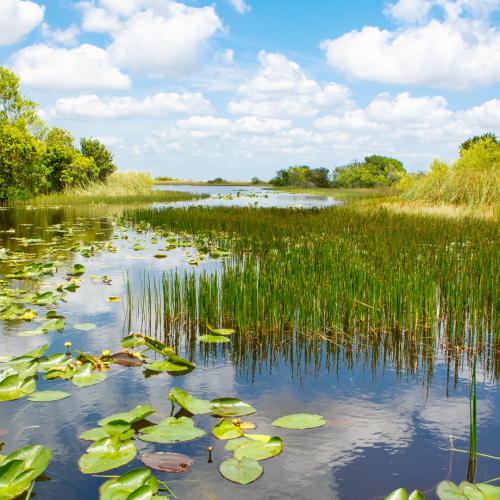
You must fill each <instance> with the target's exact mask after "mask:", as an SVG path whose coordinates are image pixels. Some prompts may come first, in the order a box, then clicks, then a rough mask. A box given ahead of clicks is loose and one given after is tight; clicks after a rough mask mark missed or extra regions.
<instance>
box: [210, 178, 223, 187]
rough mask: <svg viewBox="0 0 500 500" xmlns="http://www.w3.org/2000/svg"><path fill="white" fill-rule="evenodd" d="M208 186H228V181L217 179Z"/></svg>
mask: <svg viewBox="0 0 500 500" xmlns="http://www.w3.org/2000/svg"><path fill="white" fill-rule="evenodd" d="M207 184H210V185H215V186H223V185H224V184H227V181H225V180H224V179H223V178H222V177H217V178H215V179H214V180H212V181H207Z"/></svg>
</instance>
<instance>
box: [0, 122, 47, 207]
mask: <svg viewBox="0 0 500 500" xmlns="http://www.w3.org/2000/svg"><path fill="white" fill-rule="evenodd" d="M40 153H41V147H40V144H39V143H38V141H37V140H36V139H35V138H34V137H33V136H32V135H31V134H30V133H29V132H28V131H27V130H26V129H24V128H23V127H22V126H21V127H20V126H18V125H13V124H11V123H10V122H9V121H8V120H2V121H0V201H1V202H5V201H6V200H8V199H9V198H27V197H28V196H29V195H31V194H35V193H37V192H38V191H40V190H41V189H43V188H44V187H46V186H47V168H46V167H45V165H44V164H43V162H42V161H41V154H40Z"/></svg>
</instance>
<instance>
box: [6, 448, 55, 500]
mask: <svg viewBox="0 0 500 500" xmlns="http://www.w3.org/2000/svg"><path fill="white" fill-rule="evenodd" d="M0 450H1V448H0ZM50 457H51V452H50V450H49V449H47V448H46V449H44V448H43V446H40V445H38V446H27V447H26V448H21V449H20V450H17V451H15V452H14V453H11V454H10V455H8V456H6V457H2V456H0V499H2V500H10V499H13V498H16V497H17V496H18V495H21V493H23V492H24V491H26V490H28V488H30V486H31V489H30V491H29V493H28V495H27V497H26V498H29V496H30V493H31V490H32V489H33V485H34V481H35V479H36V478H37V477H38V476H39V475H40V474H42V473H43V471H44V470H45V469H46V468H47V465H48V463H49V460H50Z"/></svg>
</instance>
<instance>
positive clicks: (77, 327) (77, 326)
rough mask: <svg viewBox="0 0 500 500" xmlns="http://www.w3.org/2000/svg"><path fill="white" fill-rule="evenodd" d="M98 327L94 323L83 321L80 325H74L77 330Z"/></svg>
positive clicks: (85, 330) (86, 330)
mask: <svg viewBox="0 0 500 500" xmlns="http://www.w3.org/2000/svg"><path fill="white" fill-rule="evenodd" d="M95 327H96V325H94V323H81V324H78V325H73V328H74V329H75V330H83V331H84V332H88V331H90V330H93V329H94V328H95Z"/></svg>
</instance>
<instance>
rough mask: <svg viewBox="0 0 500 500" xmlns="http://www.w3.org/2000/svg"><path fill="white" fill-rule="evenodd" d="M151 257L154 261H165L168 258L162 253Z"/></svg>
mask: <svg viewBox="0 0 500 500" xmlns="http://www.w3.org/2000/svg"><path fill="white" fill-rule="evenodd" d="M153 257H154V258H155V259H166V258H167V257H168V255H166V254H164V253H155V254H154V255H153Z"/></svg>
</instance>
